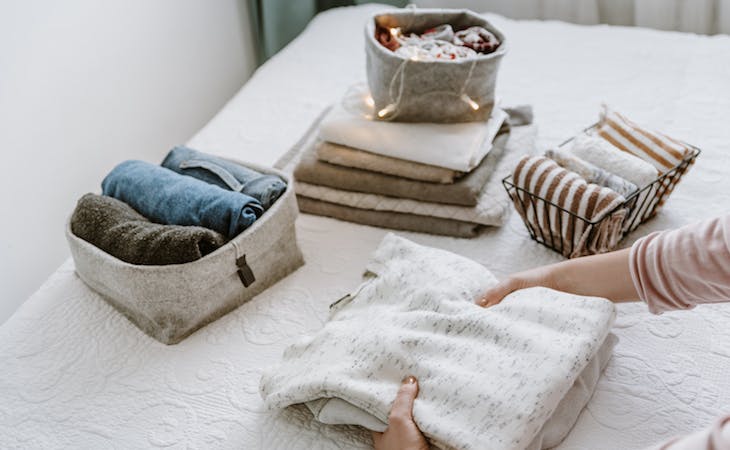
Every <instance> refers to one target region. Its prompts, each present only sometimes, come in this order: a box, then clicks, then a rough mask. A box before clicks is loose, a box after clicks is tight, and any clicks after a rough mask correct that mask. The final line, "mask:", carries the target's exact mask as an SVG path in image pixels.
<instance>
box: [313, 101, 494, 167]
mask: <svg viewBox="0 0 730 450" xmlns="http://www.w3.org/2000/svg"><path fill="white" fill-rule="evenodd" d="M506 119H507V114H506V113H505V112H504V111H503V110H501V109H499V108H494V110H493V112H492V116H491V117H490V118H489V120H488V121H487V122H486V123H485V122H467V123H454V124H435V123H399V122H384V121H377V120H371V119H368V118H366V117H365V116H364V115H361V114H355V113H351V112H349V111H348V110H346V109H345V108H344V107H343V106H342V105H341V104H339V103H338V104H336V105H334V106H333V107H332V109H331V110H330V111H329V113H328V114H327V115H326V116H325V117H324V119H322V124H321V127H320V130H319V137H320V139H322V140H323V141H328V142H332V143H335V144H340V145H345V146H348V147H352V148H356V149H359V150H366V151H369V152H371V153H377V154H379V155H384V156H390V157H392V158H399V159H405V160H407V161H414V162H417V163H421V164H429V165H432V166H438V167H444V168H447V169H452V170H456V171H460V172H469V171H471V170H472V169H474V168H475V167H476V166H477V165H478V164H479V162H480V161H481V160H482V159H483V158H484V156H486V154H487V153H488V152H489V150H490V149H491V147H490V146H488V145H482V144H483V143H484V142H485V141H486V142H492V141H493V140H494V137H495V136H496V135H497V132H498V131H499V129H500V127H501V126H502V124H503V123H504V121H505V120H506Z"/></svg>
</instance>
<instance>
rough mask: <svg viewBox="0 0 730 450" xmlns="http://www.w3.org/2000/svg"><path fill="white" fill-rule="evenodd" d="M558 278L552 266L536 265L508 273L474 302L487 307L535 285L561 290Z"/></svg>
mask: <svg viewBox="0 0 730 450" xmlns="http://www.w3.org/2000/svg"><path fill="white" fill-rule="evenodd" d="M560 284H561V283H560V279H559V278H558V277H557V276H555V273H554V271H553V266H543V267H536V268H534V269H530V270H526V271H524V272H519V273H515V274H512V275H510V276H509V277H507V278H505V279H504V280H502V281H501V282H499V283H497V285H496V286H494V287H493V288H491V289H489V290H488V291H487V292H485V293H484V295H483V296H482V297H481V298H479V299H478V300H477V301H476V304H477V305H479V306H482V307H484V308H487V307H489V306H494V305H496V304H497V303H499V302H501V301H502V299H503V298H505V297H506V296H507V295H509V294H511V293H512V292H514V291H519V290H520V289H527V288H530V287H535V286H543V287H546V288H550V289H555V290H557V291H560V290H562V289H561V286H560Z"/></svg>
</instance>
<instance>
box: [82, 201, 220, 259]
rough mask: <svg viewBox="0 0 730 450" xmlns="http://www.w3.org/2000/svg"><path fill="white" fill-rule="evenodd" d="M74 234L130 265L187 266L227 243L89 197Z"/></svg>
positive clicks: (203, 231)
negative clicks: (152, 220) (162, 223)
mask: <svg viewBox="0 0 730 450" xmlns="http://www.w3.org/2000/svg"><path fill="white" fill-rule="evenodd" d="M71 231H72V232H73V234H75V235H76V236H78V237H80V238H81V239H83V240H85V241H87V242H89V243H90V244H93V245H94V246H96V247H98V248H100V249H101V250H103V251H105V252H107V253H109V254H110V255H112V256H114V257H116V258H119V259H121V260H122V261H124V262H128V263H130V264H139V265H166V264H183V263H187V262H191V261H195V260H197V259H200V258H202V257H203V256H205V255H207V254H209V253H212V252H213V251H215V250H216V249H217V248H219V247H220V246H222V245H223V244H225V243H226V238H225V237H224V236H223V235H222V234H220V233H216V232H215V231H213V230H209V229H207V228H203V227H196V226H180V225H160V224H156V223H152V222H150V221H149V220H148V219H147V218H145V217H144V216H142V215H141V214H139V213H138V212H137V211H135V210H134V209H132V207H131V206H129V205H127V204H126V203H124V202H122V201H120V200H117V199H114V198H112V197H107V196H101V195H96V194H86V195H84V196H83V197H81V199H80V200H79V201H78V204H77V205H76V209H75V210H74V212H73V215H72V216H71Z"/></svg>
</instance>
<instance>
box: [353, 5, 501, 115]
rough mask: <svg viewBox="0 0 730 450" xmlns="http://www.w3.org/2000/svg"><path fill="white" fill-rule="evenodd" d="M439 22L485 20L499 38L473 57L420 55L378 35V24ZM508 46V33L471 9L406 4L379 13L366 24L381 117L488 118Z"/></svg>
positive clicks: (418, 26)
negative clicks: (396, 48)
mask: <svg viewBox="0 0 730 450" xmlns="http://www.w3.org/2000/svg"><path fill="white" fill-rule="evenodd" d="M441 24H450V25H451V26H452V27H453V28H454V29H455V30H460V29H463V28H467V27H471V26H481V27H484V28H486V29H487V30H488V31H490V32H492V33H493V34H494V35H495V36H496V37H497V38H498V39H499V41H500V42H501V44H500V45H499V47H498V48H497V49H496V50H495V51H494V52H492V53H489V54H479V55H477V56H476V57H474V58H470V59H464V60H453V61H452V60H443V61H418V60H413V59H408V58H405V57H403V56H400V55H397V54H395V53H394V52H392V51H391V50H389V49H387V48H385V47H383V46H382V45H381V44H380V43H379V42H378V41H377V39H376V38H375V31H376V25H380V26H383V27H386V28H395V27H400V28H401V29H402V30H403V31H404V32H405V33H411V32H414V33H419V32H422V31H424V30H427V29H429V28H432V27H435V26H438V25H441ZM506 52H507V43H506V40H505V36H504V34H502V32H500V31H499V30H497V29H496V28H495V27H494V26H492V24H490V23H489V22H488V21H487V20H485V19H484V18H483V17H481V16H479V15H477V14H475V13H473V12H471V11H468V10H459V9H417V8H405V9H402V10H393V11H387V12H384V13H379V14H375V15H374V16H373V17H372V18H371V19H370V20H369V21H368V23H367V24H366V26H365V53H366V66H367V77H368V84H369V86H370V93H371V95H372V97H373V101H374V104H375V111H376V112H379V114H378V116H379V117H380V118H381V119H383V120H393V121H400V122H443V123H449V122H473V121H483V120H487V119H488V118H489V116H490V114H491V112H492V107H493V106H494V101H495V98H494V88H495V84H496V81H497V71H498V69H499V63H500V61H501V60H502V57H503V56H504V55H505V53H506Z"/></svg>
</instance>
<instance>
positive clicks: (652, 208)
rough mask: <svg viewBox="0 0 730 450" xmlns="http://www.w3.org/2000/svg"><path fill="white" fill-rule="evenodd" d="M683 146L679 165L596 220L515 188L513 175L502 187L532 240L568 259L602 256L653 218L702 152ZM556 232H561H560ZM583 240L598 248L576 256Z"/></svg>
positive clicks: (532, 193)
mask: <svg viewBox="0 0 730 450" xmlns="http://www.w3.org/2000/svg"><path fill="white" fill-rule="evenodd" d="M596 126H597V124H594V125H592V126H590V127H588V128H586V129H585V130H584V133H586V132H590V131H591V130H593V129H594V128H595V127H596ZM573 139H574V138H570V139H568V140H566V141H565V142H563V143H562V144H560V146H559V147H563V146H565V145H567V144H568V143H570V142H571V141H572V140H573ZM686 145H687V146H688V147H689V148H690V149H691V151H690V152H688V154H687V155H686V156H685V157H684V158H683V159H682V161H680V162H679V164H677V165H676V166H674V167H673V168H671V169H669V170H667V171H666V172H664V173H663V174H661V175H660V176H659V177H657V178H656V179H655V180H654V181H652V182H651V183H649V184H648V185H646V186H643V187H640V188H639V189H637V190H636V191H634V192H633V193H632V194H630V195H629V196H628V197H627V198H626V200H625V201H624V202H623V203H622V204H620V205H618V206H616V207H615V208H614V209H613V210H612V211H609V212H608V213H606V214H605V215H604V216H603V217H601V218H600V219H598V220H593V221H591V220H588V219H587V218H585V217H582V216H580V215H578V214H576V213H574V212H572V211H568V210H566V209H565V208H562V207H560V206H558V205H556V204H555V203H553V202H551V201H549V200H546V199H545V198H543V197H541V196H539V195H537V194H536V193H534V192H530V191H527V190H525V189H523V188H521V187H519V186H517V185H516V184H515V183H514V182H513V180H512V175H509V176H507V177H505V178H504V179H503V180H502V184H503V185H504V187H505V189H506V190H507V193H508V194H509V196H510V198H511V199H512V203H513V205H514V206H515V209H517V212H518V213H519V214H520V216H521V217H522V220H523V222H524V223H525V227H527V231H528V232H529V233H530V237H531V238H532V239H533V240H535V241H536V242H538V243H540V244H542V245H544V246H546V247H548V248H549V249H551V250H554V251H556V252H558V253H561V254H563V256H566V257H569V258H573V257H577V256H584V255H586V254H595V253H604V252H606V251H611V250H615V249H616V248H617V247H618V244H619V243H620V242H621V240H622V239H623V238H624V237H626V235H627V234H629V233H630V232H632V231H634V230H635V229H636V228H637V227H638V226H639V225H641V224H642V223H644V222H646V221H647V220H649V219H651V218H652V217H654V216H655V215H656V213H657V212H658V211H659V210H660V209H661V207H662V205H663V204H664V202H665V201H666V200H667V198H668V197H669V195H670V194H671V193H672V191H673V190H674V188H675V186H676V185H677V183H679V181H680V180H681V179H682V176H683V175H684V174H685V173H687V170H688V169H689V168H690V166H692V164H694V162H695V160H696V159H697V156H699V154H700V153H701V151H700V149H699V148H697V147H695V146H693V145H690V144H686ZM538 215H539V217H540V218H541V219H540V220H537V221H535V220H530V217H532V218H534V217H537V216H538ZM541 220H542V222H541ZM536 222H537V223H536ZM616 222H618V223H616ZM608 226H610V227H614V226H615V227H620V228H619V230H618V231H619V232H618V233H616V234H615V235H613V236H610V237H608V236H604V235H602V234H605V231H606V229H607V227H608ZM555 230H561V232H556V231H555ZM576 230H579V231H580V233H581V234H582V236H578V235H577V234H576ZM582 240H585V241H588V242H594V243H598V245H594V247H593V248H588V250H587V251H586V252H581V253H576V249H577V248H578V247H580V245H579V244H580V243H581V242H582Z"/></svg>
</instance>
